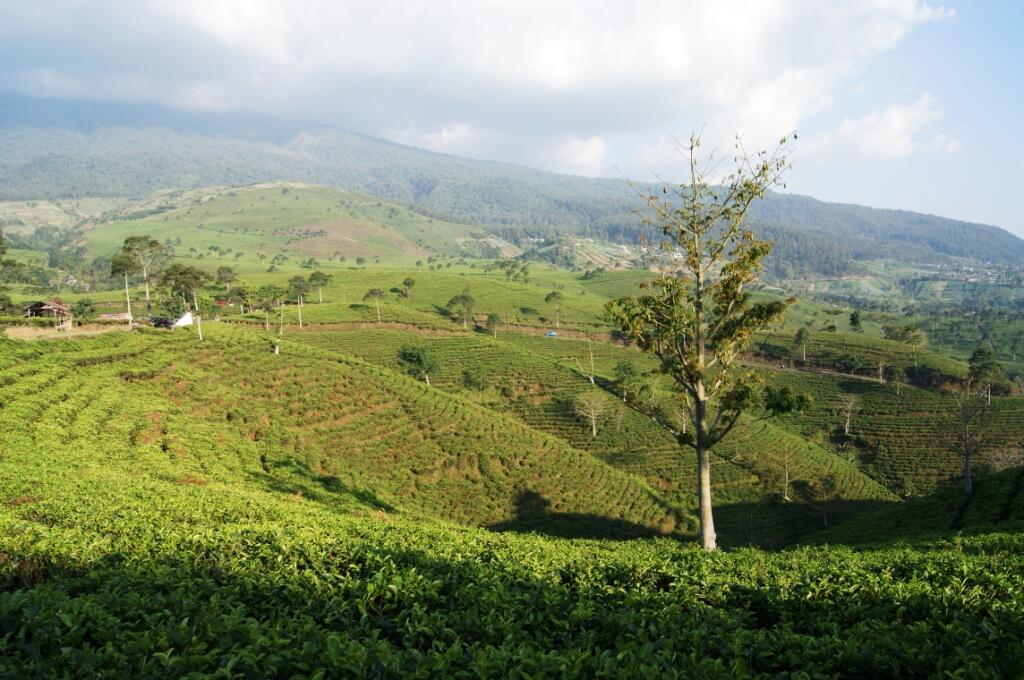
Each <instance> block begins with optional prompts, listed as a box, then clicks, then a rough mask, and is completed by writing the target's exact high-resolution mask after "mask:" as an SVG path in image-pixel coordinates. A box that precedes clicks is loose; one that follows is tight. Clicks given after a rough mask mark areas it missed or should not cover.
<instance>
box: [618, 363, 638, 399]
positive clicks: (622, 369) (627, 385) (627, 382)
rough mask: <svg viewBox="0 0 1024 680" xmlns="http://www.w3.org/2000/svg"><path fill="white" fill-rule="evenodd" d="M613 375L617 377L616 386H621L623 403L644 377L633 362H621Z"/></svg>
mask: <svg viewBox="0 0 1024 680" xmlns="http://www.w3.org/2000/svg"><path fill="white" fill-rule="evenodd" d="M612 374H613V375H614V376H615V384H617V385H618V386H619V392H620V393H621V394H622V401H626V400H627V398H628V397H629V394H630V392H632V391H634V390H633V387H634V386H635V385H636V384H637V382H639V381H640V379H641V377H642V374H641V373H640V369H638V368H637V367H636V364H634V363H633V362H632V361H620V362H619V363H617V364H615V368H613V369H612Z"/></svg>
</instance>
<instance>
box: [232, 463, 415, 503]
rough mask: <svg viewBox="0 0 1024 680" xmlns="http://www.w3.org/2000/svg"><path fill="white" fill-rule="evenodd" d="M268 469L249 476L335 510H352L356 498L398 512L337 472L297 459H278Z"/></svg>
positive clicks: (267, 486)
mask: <svg viewBox="0 0 1024 680" xmlns="http://www.w3.org/2000/svg"><path fill="white" fill-rule="evenodd" d="M265 469H266V472H257V473H252V474H251V475H250V476H251V477H252V479H253V480H254V481H256V482H258V483H259V484H261V485H262V486H263V487H265V488H267V489H268V490H270V491H273V492H275V493H280V494H287V495H289V496H301V497H303V498H306V499H309V500H311V501H314V502H316V503H320V504H322V505H324V506H326V507H329V508H331V509H335V510H346V511H347V510H351V503H350V501H355V502H356V503H358V504H360V505H363V506H365V507H367V508H370V509H371V510H382V511H384V512H395V508H394V507H393V506H391V505H390V504H388V503H386V502H384V501H382V500H381V499H380V498H378V497H377V496H376V494H374V493H373V492H372V491H370V490H368V489H358V488H355V487H352V486H349V485H347V484H345V482H343V481H342V480H341V479H339V478H338V477H336V476H334V475H327V474H319V473H316V472H313V471H312V470H310V469H309V468H308V467H307V466H305V465H303V464H301V463H299V462H298V461H293V460H283V461H275V462H273V463H270V464H269V465H268V467H267V468H265Z"/></svg>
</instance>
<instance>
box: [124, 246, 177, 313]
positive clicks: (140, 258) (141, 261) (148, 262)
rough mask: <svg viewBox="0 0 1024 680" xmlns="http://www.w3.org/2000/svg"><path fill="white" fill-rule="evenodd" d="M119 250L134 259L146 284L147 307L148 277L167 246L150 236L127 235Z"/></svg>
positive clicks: (165, 252)
mask: <svg viewBox="0 0 1024 680" xmlns="http://www.w3.org/2000/svg"><path fill="white" fill-rule="evenodd" d="M121 252H122V253H123V254H125V255H127V256H128V257H130V258H132V260H134V261H135V263H136V265H137V267H138V271H139V272H141V273H142V282H143V284H144V285H145V286H146V309H149V304H150V302H149V277H150V276H151V275H152V274H154V273H155V271H156V268H157V267H158V266H159V262H160V258H161V257H163V256H165V255H166V254H167V247H166V246H164V245H163V244H162V243H160V241H157V240H156V239H155V238H153V237H151V236H129V237H128V238H126V239H125V240H124V245H122V246H121Z"/></svg>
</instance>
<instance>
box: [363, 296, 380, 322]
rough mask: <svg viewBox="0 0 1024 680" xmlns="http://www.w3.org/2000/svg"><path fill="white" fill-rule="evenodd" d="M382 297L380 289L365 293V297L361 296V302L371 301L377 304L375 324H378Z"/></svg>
mask: <svg viewBox="0 0 1024 680" xmlns="http://www.w3.org/2000/svg"><path fill="white" fill-rule="evenodd" d="M383 297H384V291H383V290H381V289H380V288H371V289H370V290H368V291H366V295H364V296H363V301H366V300H373V301H374V302H376V303H377V323H380V301H381V298H383Z"/></svg>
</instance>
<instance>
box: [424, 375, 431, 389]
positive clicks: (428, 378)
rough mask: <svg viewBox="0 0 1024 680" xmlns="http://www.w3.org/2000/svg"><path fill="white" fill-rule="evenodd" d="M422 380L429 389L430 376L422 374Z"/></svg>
mask: <svg viewBox="0 0 1024 680" xmlns="http://www.w3.org/2000/svg"><path fill="white" fill-rule="evenodd" d="M423 379H424V380H426V381H427V387H430V374H429V373H424V374H423Z"/></svg>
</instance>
